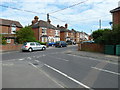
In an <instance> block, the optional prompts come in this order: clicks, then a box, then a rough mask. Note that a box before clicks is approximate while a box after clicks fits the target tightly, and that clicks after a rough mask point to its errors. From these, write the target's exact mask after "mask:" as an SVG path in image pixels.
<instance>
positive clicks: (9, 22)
mask: <svg viewBox="0 0 120 90" xmlns="http://www.w3.org/2000/svg"><path fill="white" fill-rule="evenodd" d="M12 24H15V25H16V26H17V27H19V28H22V27H23V26H22V25H21V24H20V23H19V22H18V21H13V20H8V19H0V25H1V26H11V25H12Z"/></svg>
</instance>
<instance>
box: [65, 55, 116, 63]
mask: <svg viewBox="0 0 120 90" xmlns="http://www.w3.org/2000/svg"><path fill="white" fill-rule="evenodd" d="M67 55H69V56H74V57H78V58H85V59H86V60H93V61H99V62H107V63H110V64H115V65H118V63H114V62H110V61H108V60H100V59H96V58H91V57H84V56H78V55H72V54H67Z"/></svg>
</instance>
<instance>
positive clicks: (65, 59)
mask: <svg viewBox="0 0 120 90" xmlns="http://www.w3.org/2000/svg"><path fill="white" fill-rule="evenodd" d="M50 57H52V58H56V59H60V60H63V61H66V62H68V61H69V60H67V59H64V58H58V57H53V56H50Z"/></svg>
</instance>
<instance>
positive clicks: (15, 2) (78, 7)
mask: <svg viewBox="0 0 120 90" xmlns="http://www.w3.org/2000/svg"><path fill="white" fill-rule="evenodd" d="M119 1H120V0H0V18H3V19H9V20H15V21H19V22H20V23H21V24H22V25H23V26H27V25H30V24H31V21H32V20H33V19H34V16H38V17H39V20H44V21H46V20H47V13H49V14H50V17H49V18H50V20H51V24H52V25H54V26H57V25H58V24H59V25H60V26H64V25H65V24H66V23H67V24H68V29H70V30H71V29H75V30H76V31H80V32H81V31H83V32H86V33H88V34H91V33H92V32H93V31H95V30H97V29H99V21H100V20H101V28H102V29H104V28H111V26H110V24H109V22H112V14H111V13H110V10H113V9H115V8H117V7H118V2H119ZM1 5H2V6H8V8H6V7H2V6H1ZM72 5H75V6H73V7H70V6H72ZM67 7H69V8H67ZM12 8H17V9H19V10H16V9H12ZM63 8H67V9H64V10H62V9H63ZM25 10H27V11H32V12H26V11H25Z"/></svg>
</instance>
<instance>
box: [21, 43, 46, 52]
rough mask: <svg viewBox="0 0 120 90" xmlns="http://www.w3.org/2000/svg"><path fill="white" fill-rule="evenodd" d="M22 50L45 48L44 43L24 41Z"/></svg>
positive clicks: (30, 50)
mask: <svg viewBox="0 0 120 90" xmlns="http://www.w3.org/2000/svg"><path fill="white" fill-rule="evenodd" d="M21 50H22V51H29V52H32V51H34V50H46V46H45V45H41V44H40V43H38V42H25V43H24V44H23V46H22V48H21Z"/></svg>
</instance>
